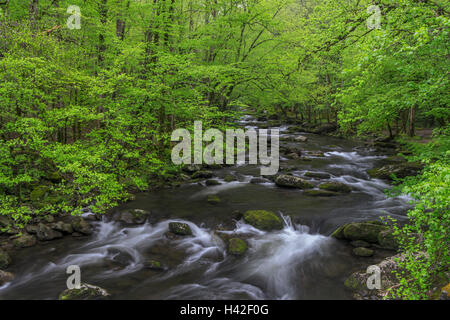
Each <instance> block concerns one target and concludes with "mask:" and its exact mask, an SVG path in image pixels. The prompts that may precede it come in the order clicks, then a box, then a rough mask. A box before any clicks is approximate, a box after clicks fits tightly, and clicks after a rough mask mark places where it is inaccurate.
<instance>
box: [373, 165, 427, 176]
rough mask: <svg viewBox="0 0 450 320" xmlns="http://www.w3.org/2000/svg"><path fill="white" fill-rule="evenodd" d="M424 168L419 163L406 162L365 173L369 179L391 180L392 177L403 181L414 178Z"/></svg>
mask: <svg viewBox="0 0 450 320" xmlns="http://www.w3.org/2000/svg"><path fill="white" fill-rule="evenodd" d="M423 168H424V165H423V164H422V163H419V162H406V163H401V164H392V165H386V166H383V167H381V168H376V169H371V170H369V171H367V173H368V174H369V176H370V177H371V178H376V179H384V180H393V176H395V177H397V178H400V179H403V178H406V177H408V176H416V175H418V174H419V173H420V171H421V170H422V169H423Z"/></svg>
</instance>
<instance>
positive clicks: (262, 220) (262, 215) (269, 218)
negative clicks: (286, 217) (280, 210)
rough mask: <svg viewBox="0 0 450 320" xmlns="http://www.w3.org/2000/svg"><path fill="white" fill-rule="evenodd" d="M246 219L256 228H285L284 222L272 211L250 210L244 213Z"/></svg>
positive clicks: (268, 229) (266, 229)
mask: <svg viewBox="0 0 450 320" xmlns="http://www.w3.org/2000/svg"><path fill="white" fill-rule="evenodd" d="M244 220H245V222H247V223H248V224H250V225H252V226H254V227H255V228H258V229H261V230H265V231H271V230H281V229H283V222H282V221H281V219H280V218H279V217H278V216H277V215H276V214H275V213H273V212H271V211H265V210H249V211H247V212H246V213H245V214H244Z"/></svg>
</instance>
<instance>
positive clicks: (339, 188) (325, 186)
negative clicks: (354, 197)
mask: <svg viewBox="0 0 450 320" xmlns="http://www.w3.org/2000/svg"><path fill="white" fill-rule="evenodd" d="M319 189H321V190H327V191H333V192H339V193H350V192H352V188H351V187H350V186H348V185H346V184H345V183H341V182H326V183H322V184H321V185H320V186H319Z"/></svg>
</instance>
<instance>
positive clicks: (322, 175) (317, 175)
mask: <svg viewBox="0 0 450 320" xmlns="http://www.w3.org/2000/svg"><path fill="white" fill-rule="evenodd" d="M305 177H309V178H315V179H330V178H331V174H329V173H322V172H311V171H308V172H306V173H305Z"/></svg>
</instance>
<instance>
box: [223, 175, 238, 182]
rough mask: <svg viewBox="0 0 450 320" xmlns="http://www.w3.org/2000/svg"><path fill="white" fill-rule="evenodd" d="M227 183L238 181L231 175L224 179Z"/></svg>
mask: <svg viewBox="0 0 450 320" xmlns="http://www.w3.org/2000/svg"><path fill="white" fill-rule="evenodd" d="M224 180H225V182H233V181H237V180H238V179H237V178H236V177H235V176H233V175H231V174H227V175H226V176H225V178H224Z"/></svg>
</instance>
